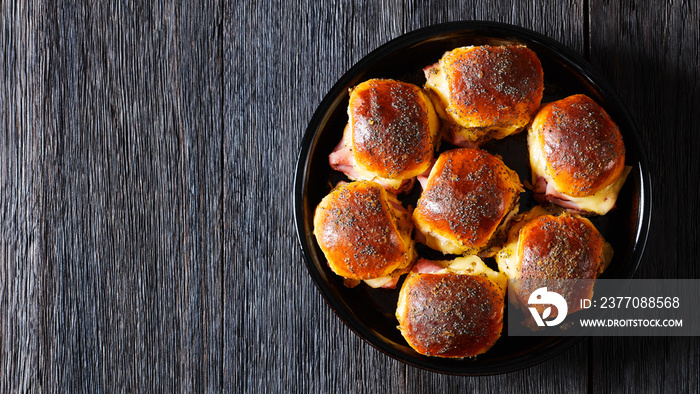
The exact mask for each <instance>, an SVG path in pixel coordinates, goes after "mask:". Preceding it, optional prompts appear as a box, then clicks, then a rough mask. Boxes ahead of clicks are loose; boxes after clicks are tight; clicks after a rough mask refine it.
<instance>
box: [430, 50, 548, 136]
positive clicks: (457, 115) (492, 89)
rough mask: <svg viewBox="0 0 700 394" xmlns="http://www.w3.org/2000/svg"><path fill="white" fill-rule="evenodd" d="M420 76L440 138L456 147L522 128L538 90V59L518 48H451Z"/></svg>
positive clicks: (534, 105) (540, 76) (533, 108)
mask: <svg viewBox="0 0 700 394" xmlns="http://www.w3.org/2000/svg"><path fill="white" fill-rule="evenodd" d="M424 73H425V78H426V84H425V87H426V89H427V90H428V92H429V93H430V95H431V98H432V99H433V104H434V105H435V109H436V111H437V113H438V116H439V117H440V118H441V120H442V130H443V138H444V139H445V140H446V141H448V142H450V143H452V144H454V145H457V146H462V147H474V146H479V145H480V144H482V143H484V142H486V141H488V140H490V139H501V138H504V137H506V136H508V135H511V134H514V133H517V132H519V131H521V130H522V129H524V128H525V126H527V124H528V123H529V122H530V120H531V119H532V117H533V116H535V113H537V110H538V109H539V107H540V103H541V101H542V94H543V92H544V77H543V73H542V65H541V64H540V60H539V59H538V58H537V55H536V54H535V52H533V51H532V50H530V49H528V48H527V47H525V46H523V45H505V46H489V45H484V46H468V47H461V48H456V49H454V50H452V51H450V52H447V53H445V54H444V55H443V56H442V58H441V59H440V60H439V61H438V62H437V63H436V64H433V65H431V66H428V67H426V68H425V69H424Z"/></svg>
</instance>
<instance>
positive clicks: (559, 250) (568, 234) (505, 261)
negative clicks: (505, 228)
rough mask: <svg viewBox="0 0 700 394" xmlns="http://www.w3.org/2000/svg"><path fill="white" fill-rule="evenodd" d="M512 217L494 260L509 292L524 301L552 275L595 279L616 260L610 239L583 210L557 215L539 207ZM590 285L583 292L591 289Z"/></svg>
mask: <svg viewBox="0 0 700 394" xmlns="http://www.w3.org/2000/svg"><path fill="white" fill-rule="evenodd" d="M514 222H515V223H514V225H513V226H512V227H511V229H510V230H509V232H508V243H507V244H506V246H505V247H504V248H503V249H502V250H501V251H499V252H498V254H496V261H497V262H498V269H499V271H501V272H503V273H504V274H505V275H506V276H507V277H508V279H510V280H511V282H510V284H511V291H512V292H513V293H514V294H515V295H517V296H518V298H519V299H520V301H521V302H523V303H524V304H527V299H528V295H529V294H531V293H532V291H534V290H535V289H534V288H532V287H541V284H542V283H546V282H547V281H548V280H550V279H596V278H598V276H599V275H600V274H601V273H602V272H603V271H604V270H605V268H606V267H607V266H608V264H609V263H610V260H611V259H612V248H611V246H610V244H608V243H607V242H606V241H605V239H603V236H602V235H601V234H600V232H598V230H597V229H596V227H595V226H594V225H593V223H591V221H590V220H588V219H586V218H584V217H581V216H579V215H575V214H569V213H563V214H561V215H559V216H554V215H551V214H549V213H548V212H547V211H545V210H544V209H543V208H541V207H539V206H537V207H535V208H533V209H532V210H530V211H528V212H526V213H525V214H523V215H519V217H518V218H516V219H515V221H514ZM590 284H591V285H590V287H589V288H586V289H585V292H587V293H588V294H584V296H586V295H587V296H590V294H591V293H592V290H593V289H592V282H590ZM570 309H571V310H572V311H573V310H576V309H578V308H576V307H575V306H574V305H572V307H571V308H570Z"/></svg>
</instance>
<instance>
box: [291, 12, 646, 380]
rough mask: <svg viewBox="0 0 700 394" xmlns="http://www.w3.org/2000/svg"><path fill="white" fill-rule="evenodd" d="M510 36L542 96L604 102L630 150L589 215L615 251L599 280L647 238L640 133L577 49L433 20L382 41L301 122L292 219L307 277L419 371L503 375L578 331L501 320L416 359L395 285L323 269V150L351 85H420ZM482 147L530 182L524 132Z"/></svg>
mask: <svg viewBox="0 0 700 394" xmlns="http://www.w3.org/2000/svg"><path fill="white" fill-rule="evenodd" d="M508 43H520V44H525V45H527V46H528V47H529V48H531V49H532V50H534V51H535V52H536V53H537V55H538V57H539V58H540V61H541V63H542V67H543V69H544V79H545V97H544V99H543V102H547V101H553V100H556V99H559V98H563V97H565V96H568V95H571V94H575V93H584V94H587V95H589V96H590V97H591V98H593V99H594V100H595V101H597V102H598V103H599V104H600V105H602V106H603V108H605V109H606V110H607V111H608V113H609V114H610V116H611V117H612V118H613V119H614V120H615V121H616V123H617V124H618V126H619V127H620V130H621V132H622V136H623V139H624V141H625V147H626V149H627V156H626V164H627V165H629V166H632V172H631V173H630V176H629V177H628V179H627V181H626V183H625V185H624V187H623V189H622V191H621V193H620V196H619V198H618V203H617V208H616V209H614V210H613V211H611V212H610V213H608V214H607V215H606V216H604V217H597V218H594V219H593V222H594V224H595V225H596V226H597V227H598V229H599V230H600V231H601V232H602V233H603V235H604V236H605V238H606V239H607V241H608V242H610V243H611V244H612V246H613V249H614V250H615V255H614V257H613V261H612V262H611V264H610V266H609V268H608V269H607V271H606V272H605V274H604V277H610V278H630V277H632V275H633V274H634V272H635V271H636V269H637V265H638V264H639V260H640V258H641V255H642V252H643V249H644V244H645V242H646V237H647V230H648V227H649V220H650V214H651V207H650V202H651V194H650V180H649V175H648V171H647V165H646V159H645V156H644V152H643V149H642V146H641V144H640V142H639V137H638V135H637V133H636V130H635V128H634V124H633V122H632V120H631V119H630V117H629V114H628V113H627V111H626V110H625V108H623V105H622V104H621V102H620V100H619V98H618V97H617V95H616V94H615V92H614V91H613V90H612V88H611V86H610V85H609V84H608V83H607V82H605V81H604V80H603V79H602V78H601V77H600V75H599V74H598V73H596V72H595V71H594V70H593V69H592V68H591V66H590V65H588V64H587V63H586V62H585V61H584V60H583V59H582V58H581V57H580V56H578V55H577V54H576V53H574V52H573V51H571V50H570V49H568V48H566V47H565V46H563V45H562V44H559V43H557V42H556V41H554V40H552V39H549V38H547V37H545V36H543V35H541V34H538V33H535V32H532V31H529V30H526V29H523V28H520V27H515V26H511V25H506V24H500V23H492V22H457V23H448V24H442V25H436V26H432V27H428V28H424V29H421V30H417V31H414V32H411V33H408V34H405V35H403V36H401V37H398V38H396V39H394V40H392V41H390V42H388V43H387V44H385V45H382V46H381V47H379V48H378V49H376V50H375V51H373V52H372V53H370V54H369V55H367V56H365V58H363V59H362V60H361V61H360V62H358V63H357V64H356V65H355V66H353V67H352V68H351V69H350V70H349V71H348V72H347V73H345V75H343V77H342V78H341V79H340V80H339V81H338V82H337V83H336V84H335V86H333V88H332V89H331V91H330V92H328V94H327V95H326V97H325V98H324V99H323V101H322V102H321V104H320V105H319V107H318V109H317V110H316V112H315V114H314V116H313V118H312V119H311V122H310V123H309V126H308V128H307V129H306V133H305V135H304V139H303V141H302V146H301V151H300V153H299V159H298V163H297V171H296V179H295V189H294V200H295V219H296V225H297V232H298V236H299V241H300V243H301V247H302V249H303V252H304V257H305V260H306V265H307V268H308V270H309V274H310V275H311V277H312V278H313V280H314V282H315V283H316V285H317V286H318V289H319V290H320V292H321V293H322V294H323V296H324V297H325V298H326V301H327V302H328V304H329V305H330V306H331V308H333V310H334V311H335V312H336V314H337V315H338V316H339V317H340V318H341V319H342V320H343V321H344V322H345V324H346V325H347V326H348V327H350V328H351V329H352V330H353V331H355V332H356V333H357V334H358V335H359V336H360V337H362V338H363V339H364V340H366V341H367V342H369V343H370V344H372V345H373V346H375V347H376V348H378V349H379V350H381V351H383V352H385V353H387V354H388V355H390V356H391V357H394V358H396V359H398V360H401V361H403V362H406V363H408V364H411V365H415V366H418V367H421V368H424V369H428V370H433V371H438V372H443V373H450V374H458V375H486V374H496V373H503V372H508V371H513V370H517V369H521V368H525V367H528V366H531V365H534V364H537V363H540V362H542V361H544V360H546V359H547V358H550V357H552V356H554V355H555V354H557V353H559V352H561V351H562V350H564V349H566V348H568V347H570V346H571V345H572V344H574V343H575V342H576V341H577V340H578V339H579V338H573V337H556V338H554V337H553V338H541V337H508V336H507V334H506V330H507V329H506V327H507V325H504V333H503V336H502V337H501V339H499V340H498V342H497V343H496V344H495V345H494V346H493V347H492V348H491V349H490V350H489V351H488V352H486V353H485V354H482V355H479V356H478V357H476V358H473V359H441V358H435V357H426V356H422V355H420V354H418V353H416V352H415V351H414V350H413V349H411V348H410V347H409V346H408V345H407V344H406V342H405V341H404V339H403V337H402V336H401V334H400V333H399V330H398V329H397V328H396V326H397V325H398V322H397V321H396V318H395V317H394V311H395V309H396V301H397V298H398V290H393V291H392V290H383V289H371V288H369V287H368V286H367V285H365V284H361V285H359V286H357V287H355V288H353V289H349V288H347V287H345V286H343V283H342V280H341V279H340V278H339V277H338V276H336V275H335V274H333V273H332V272H331V271H330V269H329V268H328V265H327V262H326V259H325V257H324V256H323V253H322V252H321V250H320V249H319V247H318V245H317V243H316V240H315V238H314V235H313V214H314V209H315V208H316V205H318V203H319V202H320V201H321V199H322V198H323V197H324V196H325V195H326V194H327V193H328V192H329V191H330V190H331V187H332V184H334V183H335V182H337V181H338V180H341V179H342V176H340V175H339V174H337V173H334V172H333V171H332V170H331V169H330V167H329V165H328V155H329V154H330V153H331V151H332V150H333V148H334V147H335V146H336V144H337V143H338V142H339V141H340V138H341V136H342V133H343V128H344V126H345V123H346V122H347V120H348V119H347V112H346V110H347V104H348V89H349V88H351V87H353V86H355V85H357V84H358V83H360V82H362V81H364V80H367V79H370V78H379V77H381V78H394V79H398V80H402V81H406V82H412V83H415V84H417V85H419V86H423V84H424V83H425V79H424V77H423V72H422V69H423V67H425V66H427V65H430V64H432V63H435V62H436V61H437V60H438V59H439V58H440V57H441V56H442V54H443V53H444V52H446V51H449V50H451V49H454V48H456V47H459V46H465V45H483V44H491V45H498V44H508ZM444 149H445V148H442V149H441V150H444ZM485 149H486V150H488V151H490V152H492V153H497V154H500V155H501V156H503V159H504V161H505V163H506V164H507V165H508V166H509V167H511V168H512V169H514V170H515V171H517V172H518V174H519V175H520V178H521V180H523V181H524V180H530V170H529V167H528V159H527V146H526V143H525V133H524V132H523V133H520V134H519V135H516V136H511V137H507V138H506V139H504V140H502V141H499V142H495V143H491V144H489V145H487V146H485ZM416 188H418V189H419V188H420V187H419V186H417V187H416ZM407 198H410V196H409V197H407ZM532 205H533V201H532V199H531V198H530V197H529V195H528V194H527V193H524V194H523V196H522V197H521V208H520V211H521V212H524V211H525V210H527V209H529V208H530V207H531V206H532ZM399 286H400V284H399ZM506 324H507V322H506Z"/></svg>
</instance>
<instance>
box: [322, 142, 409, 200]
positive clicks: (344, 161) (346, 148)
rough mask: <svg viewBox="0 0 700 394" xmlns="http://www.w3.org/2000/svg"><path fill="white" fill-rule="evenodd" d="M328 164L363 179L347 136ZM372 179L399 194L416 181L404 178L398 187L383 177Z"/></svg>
mask: <svg viewBox="0 0 700 394" xmlns="http://www.w3.org/2000/svg"><path fill="white" fill-rule="evenodd" d="M328 164H330V166H331V168H332V169H334V170H335V171H339V172H342V173H343V174H345V175H347V177H348V178H350V179H355V180H357V179H362V176H361V175H360V173H359V172H358V171H357V170H356V169H355V166H356V163H355V155H354V154H353V153H352V149H350V145H349V144H347V143H346V141H345V137H343V139H342V140H340V142H339V143H338V145H336V147H335V148H334V149H333V152H331V154H330V155H328ZM372 181H374V182H377V183H378V184H380V185H382V186H383V187H384V188H385V189H387V190H389V191H391V192H392V193H395V194H399V193H403V192H409V191H411V189H412V188H413V184H414V183H415V178H411V179H404V180H403V181H402V182H401V185H399V187H398V188H394V187H393V186H390V185H389V184H387V182H385V181H384V180H383V179H381V178H374V179H372Z"/></svg>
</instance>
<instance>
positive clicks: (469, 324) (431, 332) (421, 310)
mask: <svg viewBox="0 0 700 394" xmlns="http://www.w3.org/2000/svg"><path fill="white" fill-rule="evenodd" d="M404 291H406V292H407V294H406V310H405V314H404V315H403V319H402V321H401V322H400V323H401V332H402V334H403V335H404V337H405V338H406V340H407V341H408V342H409V344H410V345H411V346H412V347H413V348H414V349H415V350H416V351H417V352H419V353H421V354H425V355H429V356H440V357H472V356H475V355H477V354H481V353H483V352H485V351H486V350H488V349H489V348H490V347H491V346H492V345H493V344H494V342H496V340H497V339H498V338H499V337H500V335H501V330H502V328H503V304H504V300H503V295H502V292H501V289H500V288H499V287H498V286H497V285H495V284H494V283H493V282H491V281H490V280H489V279H488V278H486V277H484V276H477V275H461V274H455V273H436V274H416V273H411V274H409V276H408V278H406V282H405V284H404V287H403V289H402V292H404Z"/></svg>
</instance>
